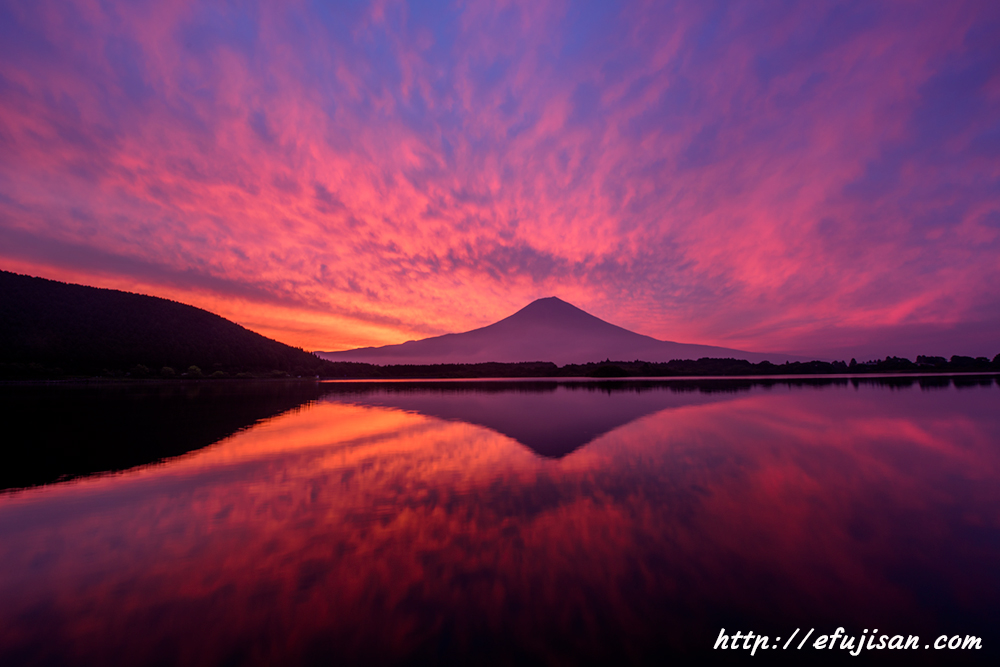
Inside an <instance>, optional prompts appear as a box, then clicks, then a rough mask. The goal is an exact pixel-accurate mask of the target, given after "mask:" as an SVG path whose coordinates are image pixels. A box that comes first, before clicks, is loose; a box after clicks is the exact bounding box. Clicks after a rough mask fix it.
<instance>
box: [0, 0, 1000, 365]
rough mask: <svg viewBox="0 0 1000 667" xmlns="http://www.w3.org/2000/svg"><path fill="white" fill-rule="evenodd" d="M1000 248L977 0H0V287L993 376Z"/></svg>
mask: <svg viewBox="0 0 1000 667" xmlns="http://www.w3.org/2000/svg"><path fill="white" fill-rule="evenodd" d="M998 257H1000V3H997V2H995V1H994V0H987V1H985V2H961V1H957V0H956V1H953V2H947V3H943V2H938V1H933V2H911V1H906V2H873V1H872V0H864V1H860V2H850V1H846V2H845V1H839V2H823V1H820V0H810V1H804V2H752V3H730V2H712V1H710V0H698V1H697V2H673V3H671V2H648V3H647V2H628V3H617V2H614V3H613V2H581V1H573V2H549V1H548V0H526V1H524V2H521V1H519V0H511V1H503V2H442V3H435V2H426V1H420V2H412V3H406V2H373V3H363V2H318V1H314V2H309V1H304V0H303V1H300V0H287V1H283V2H267V3H263V2H260V3H258V2H217V3H215V2H199V3H194V2H183V1H176V0H156V1H141V0H129V1H128V2H116V1H114V0H103V1H96V0H95V1H82V0H81V1H79V2H76V1H73V2H69V1H58V2H52V1H49V0H33V1H32V2H22V1H20V0H0V269H4V270H8V271H16V272H18V273H23V274H29V275H37V276H43V277H46V278H52V279H56V280H64V281H68V282H78V283H83V284H87V285H94V286H99V287H111V288H116V289H125V290H128V291H133V292H141V293H146V294H153V295H157V296H162V297H166V298H170V299H175V300H178V301H182V302H184V303H190V304H192V305H196V306H199V307H202V308H206V309H208V310H211V311H213V312H216V313H219V314H220V315H223V316H224V317H228V318H230V319H232V320H234V321H236V322H238V323H240V324H242V325H243V326H246V327H248V328H250V329H252V330H254V331H258V332H260V333H263V334H264V335H267V336H270V337H273V338H276V339H277V340H280V341H282V342H285V343H288V344H291V345H295V346H298V347H302V348H305V349H307V350H340V349H348V348H353V347H358V346H366V345H384V344H390V343H399V342H403V341H405V340H410V339H419V338H424V337H427V336H431V335H437V334H442V333H448V332H457V331H465V330H469V329H472V328H475V327H479V326H484V325H486V324H489V323H492V322H494V321H496V320H498V319H500V318H502V317H506V316H507V315H510V314H512V313H513V312H515V311H516V310H518V309H520V308H521V307H523V306H524V305H526V304H527V303H529V302H530V301H532V300H534V299H536V298H540V297H546V296H558V297H560V298H562V299H564V300H566V301H569V302H571V303H573V304H575V305H577V306H579V307H581V308H583V309H585V310H587V311H588V312H590V313H592V314H594V315H596V316H598V317H601V318H603V319H605V320H608V321H610V322H613V323H615V324H618V325H620V326H624V327H626V328H629V329H632V330H634V331H637V332H639V333H644V334H647V335H651V336H655V337H657V338H660V339H663V340H671V341H677V342H686V343H701V344H713V345H722V346H726V347H735V348H739V349H747V350H755V351H785V352H793V353H799V354H807V355H813V356H819V357H823V358H850V357H851V356H856V357H858V359H859V361H860V360H862V359H864V358H874V357H876V356H879V357H884V356H886V355H889V354H892V355H899V356H909V357H911V358H912V357H913V356H915V355H916V354H935V355H945V356H947V355H951V354H968V355H973V356H978V355H983V356H990V357H992V356H993V355H995V354H997V353H998V352H1000V260H998Z"/></svg>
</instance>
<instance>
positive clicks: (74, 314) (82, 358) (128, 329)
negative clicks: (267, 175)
mask: <svg viewBox="0 0 1000 667" xmlns="http://www.w3.org/2000/svg"><path fill="white" fill-rule="evenodd" d="M191 366H197V367H198V368H199V370H200V371H201V372H202V373H204V374H205V375H211V374H212V373H215V372H220V371H221V373H220V375H221V374H222V373H225V374H227V375H234V374H237V373H240V372H244V373H245V372H249V373H268V372H273V371H282V372H285V373H288V374H298V375H305V374H318V373H320V372H321V370H322V369H323V368H325V367H326V366H327V363H326V362H324V361H323V360H321V359H319V358H317V357H316V356H314V355H312V354H309V353H307V352H304V351H302V350H300V349H297V348H293V347H289V346H288V345H285V344H283V343H279V342H277V341H274V340H271V339H270V338H265V337H264V336H261V335H260V334H257V333H254V332H252V331H249V330H247V329H244V328H243V327H241V326H240V325H238V324H236V323H234V322H230V321H229V320H227V319H225V318H222V317H220V316H218V315H215V314H213V313H210V312H208V311H206V310H202V309H200V308H195V307H193V306H187V305H184V304H182V303H177V302H176V301H168V300H167V299H161V298H158V297H152V296H144V295H141V294H132V293H129V292H120V291H118V290H110V289H99V288H96V287H86V286H83V285H71V284H67V283H61V282H56V281H54V280H46V279H44V278H32V277H29V276H22V275H18V274H16V273H9V272H7V271H0V377H8V378H17V377H33V376H53V375H63V374H67V375H98V374H111V375H121V374H125V373H129V372H131V374H132V375H133V376H144V375H160V373H161V370H162V369H163V368H164V367H167V368H170V369H172V370H174V371H175V373H176V374H178V375H180V374H181V373H183V372H185V371H187V370H188V368H189V367H191ZM168 374H169V372H168Z"/></svg>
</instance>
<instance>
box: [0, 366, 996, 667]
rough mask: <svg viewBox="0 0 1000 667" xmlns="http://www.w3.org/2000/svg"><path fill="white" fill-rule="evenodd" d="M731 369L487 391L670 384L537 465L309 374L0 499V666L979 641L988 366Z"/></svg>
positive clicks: (984, 602)
mask: <svg viewBox="0 0 1000 667" xmlns="http://www.w3.org/2000/svg"><path fill="white" fill-rule="evenodd" d="M741 387H742V388H739V387H737V388H734V387H730V388H728V389H726V390H725V391H716V390H718V389H719V388H720V387H719V386H718V385H716V386H714V387H713V388H710V389H709V390H707V391H702V390H701V389H698V388H697V387H696V386H694V385H692V386H689V387H688V388H687V389H682V390H678V391H673V390H669V389H665V390H661V389H657V390H655V391H652V390H651V391H645V390H643V391H640V392H638V393H637V392H635V391H631V390H629V389H628V388H627V387H617V389H621V390H622V391H617V389H616V388H615V387H612V388H611V391H610V393H609V392H608V391H607V390H608V387H606V386H603V387H602V386H600V385H591V386H590V388H583V387H578V388H571V389H566V390H565V391H563V389H560V388H559V387H555V388H553V387H552V386H548V387H547V388H545V389H544V391H541V392H538V391H524V392H521V393H519V394H516V395H517V396H520V397H523V398H525V399H533V400H536V401H539V402H540V404H541V405H542V406H543V409H540V410H539V411H537V412H530V411H528V410H529V407H528V406H527V405H526V404H521V403H517V402H516V400H515V402H513V403H510V404H509V405H511V406H514V407H521V408H523V409H524V410H525V412H523V413H522V418H523V419H528V418H529V417H531V415H535V414H538V415H545V414H546V413H547V412H548V410H546V409H544V406H558V407H559V409H566V410H570V409H571V408H572V404H573V401H579V403H578V406H579V407H578V410H577V412H578V414H580V415H583V414H585V413H586V412H588V411H590V410H592V409H595V408H594V406H593V404H592V403H591V401H592V400H597V399H598V398H601V397H605V398H610V399H611V400H617V397H618V396H619V395H621V396H628V397H631V398H632V399H633V400H640V401H644V400H646V399H647V398H651V399H655V400H657V401H660V400H662V401H666V403H665V404H664V405H665V406H666V407H664V408H663V409H661V410H659V411H654V412H651V413H649V412H644V411H645V410H646V409H647V408H648V407H649V405H652V404H646V407H645V408H642V409H641V410H637V411H634V412H631V413H630V414H629V416H628V418H627V419H626V421H627V423H625V424H624V425H622V426H619V427H617V428H615V429H613V430H611V431H607V432H605V433H604V434H603V435H599V436H596V437H595V438H594V439H593V440H591V441H590V442H589V444H588V446H586V447H583V448H580V449H578V450H576V452H575V453H574V454H573V455H572V456H566V457H563V458H559V459H551V458H545V457H539V456H536V455H535V454H534V453H533V452H532V451H530V450H528V449H526V448H525V447H523V446H521V445H520V444H518V443H517V442H514V441H512V439H511V438H509V437H507V436H505V435H502V434H501V433H500V431H499V428H496V429H494V428H493V427H492V426H491V427H489V428H483V427H482V426H477V425H474V424H473V423H471V421H469V420H466V419H465V418H464V417H463V418H461V419H460V418H459V417H460V416H462V415H464V416H469V415H471V414H473V412H474V410H475V409H477V408H476V404H475V403H468V404H466V403H461V401H460V404H461V406H462V407H461V408H460V410H461V411H462V412H461V415H459V413H458V412H455V413H454V414H455V416H454V417H453V418H452V417H449V418H448V419H440V418H437V417H434V416H430V415H429V414H428V413H427V412H423V411H421V410H420V408H426V410H427V411H428V412H430V411H431V410H439V409H440V403H436V402H434V400H436V399H429V402H428V403H415V402H400V401H404V399H405V401H410V399H414V400H415V399H418V398H421V397H424V398H426V396H425V394H427V392H425V391H422V390H421V391H414V392H413V393H412V394H407V392H406V391H390V390H386V389H385V388H384V387H382V388H373V387H367V388H361V389H357V388H355V389H345V388H344V387H340V388H334V389H332V390H327V389H324V392H325V393H324V396H323V399H322V400H319V401H314V402H310V403H308V404H307V405H305V406H304V407H303V408H302V409H301V410H293V411H289V412H285V413H284V414H281V415H280V416H277V417H274V418H272V419H268V420H266V421H263V422H260V423H257V424H256V425H255V426H254V427H252V428H249V429H246V430H243V431H240V432H237V433H235V434H234V435H232V436H230V437H228V438H226V439H224V440H223V441H221V442H218V443H217V444H216V445H215V446H213V447H209V448H205V449H202V450H200V451H198V452H192V453H190V454H188V455H187V456H183V457H180V458H177V459H173V460H171V461H168V462H167V463H165V464H164V465H160V466H155V467H147V468H143V469H139V470H134V471H131V472H129V473H126V474H122V475H116V476H111V477H97V478H92V479H84V480H80V481H79V482H78V483H76V484H70V485H53V486H49V487H42V488H36V489H28V490H24V491H19V492H16V493H12V494H8V495H6V496H4V497H0V663H3V664H21V663H29V664H78V665H88V664H112V663H113V664H123V665H132V664H134V665H141V664H184V665H218V664H292V665H294V664H345V663H347V664H371V663H383V664H384V663H421V662H426V663H438V664H439V663H458V664H483V663H491V664H492V663H504V664H506V663H514V664H552V663H556V664H585V663H602V664H623V663H651V662H655V661H657V660H658V659H662V658H663V657H664V656H670V655H674V656H676V655H679V654H680V655H686V656H688V657H690V655H694V656H696V657H697V659H701V660H707V659H708V658H711V657H713V655H714V654H713V653H712V652H711V650H710V648H709V647H710V646H711V643H712V641H713V640H714V637H715V635H716V634H717V633H718V631H719V628H721V627H727V628H743V629H744V630H746V629H753V630H754V631H755V632H764V633H766V634H770V635H771V636H772V637H773V636H775V635H780V634H781V633H788V632H790V631H791V630H792V629H794V628H796V627H802V626H803V625H808V626H810V627H817V628H823V629H825V630H826V631H828V632H829V631H832V630H833V628H835V627H836V626H838V625H840V626H845V627H847V628H848V630H849V631H851V632H853V633H855V634H860V631H861V629H862V628H879V629H880V630H881V631H882V632H892V633H897V632H899V633H904V634H905V633H915V634H916V633H919V634H922V635H930V634H931V633H935V636H936V633H943V632H947V633H949V634H953V633H959V632H961V633H971V634H979V635H980V636H983V637H984V641H985V640H986V639H990V640H993V639H995V637H994V634H990V633H994V629H995V627H997V623H998V622H1000V611H998V608H997V605H996V599H997V595H998V593H1000V573H998V571H997V570H996V567H995V564H996V562H998V560H1000V522H998V517H997V512H996V508H997V507H998V506H1000V487H998V486H997V485H996V479H997V477H998V476H1000V451H998V450H997V448H996V443H997V442H1000V413H998V412H997V411H996V410H995V407H996V404H997V398H998V392H997V389H996V387H995V386H993V385H992V384H991V385H984V384H982V383H980V384H976V385H974V386H970V387H968V388H964V387H963V388H962V389H961V390H959V389H958V388H956V387H950V388H947V389H935V390H933V391H924V390H922V388H921V387H920V386H919V384H916V383H911V384H910V385H909V386H902V385H898V384H881V385H880V384H877V383H872V382H869V383H862V384H859V385H858V386H857V388H855V387H854V386H853V383H850V382H846V383H837V384H827V385H809V386H794V385H790V384H788V383H784V384H769V385H764V386H762V385H759V384H757V385H754V384H745V385H742V386H741ZM734 389H735V392H734ZM561 392H562V393H564V394H565V400H566V401H567V402H566V403H561V402H558V401H562V400H563V398H560V396H561ZM443 395H445V396H448V397H450V398H456V399H458V398H462V397H470V396H471V397H473V398H489V397H492V398H501V399H505V398H506V397H507V396H508V393H505V392H494V393H493V394H490V393H488V392H481V391H478V388H476V387H472V390H471V391H465V390H464V389H463V390H456V391H455V392H452V393H448V392H444V393H443ZM546 397H556V398H546ZM725 397H728V398H729V400H717V399H719V398H725ZM363 400H370V401H372V402H376V401H386V402H387V404H386V405H374V404H371V405H366V404H362V403H363ZM547 400H554V401H556V402H555V403H545V401H547ZM602 400H603V399H602ZM673 400H677V401H681V402H683V401H688V400H691V401H693V402H691V403H687V404H682V403H676V404H672V403H670V401H673ZM388 403H392V405H389V404H388ZM552 409H555V408H554V407H553V408H552ZM470 411H472V412H470ZM483 414H485V416H484V417H483V420H484V421H485V420H492V419H493V415H492V414H491V413H488V412H487V413H483ZM636 415H638V416H636ZM560 419H562V417H560ZM470 420H471V417H470ZM593 423H594V424H597V425H598V426H600V427H601V428H605V427H606V426H607V424H608V423H609V422H606V421H600V420H596V419H595V420H594V421H593ZM590 433H592V431H587V433H586V434H585V435H589V434H590ZM986 645H987V646H991V645H992V644H986ZM779 653H780V651H776V652H774V656H775V657H771V655H770V654H769V656H768V658H767V662H768V663H776V662H780V661H781V657H779V656H778V655H777V654H779ZM920 653H921V654H923V653H924V652H923V651H921V652H920ZM928 653H930V652H928ZM984 655H985V653H984ZM744 657H745V656H744ZM758 657H759V656H758ZM784 657H785V658H787V656H784ZM835 657H836V658H839V662H837V664H840V662H842V661H843V660H844V659H846V657H845V656H844V655H843V654H842V653H841V654H837V655H836V656H835ZM878 657H879V659H880V663H885V662H887V660H886V656H884V655H881V654H880V655H879V656H878ZM889 657H890V658H891V657H892V656H889ZM936 657H937V658H938V661H939V662H940V656H936ZM967 657H968V656H962V658H963V660H964V659H965V658H967ZM973 657H976V656H973ZM918 658H920V659H922V656H915V657H914V656H913V655H907V656H905V664H908V665H909V664H918V663H919V660H918ZM809 659H810V660H812V656H809ZM688 662H690V660H688ZM799 664H801V658H800V660H799Z"/></svg>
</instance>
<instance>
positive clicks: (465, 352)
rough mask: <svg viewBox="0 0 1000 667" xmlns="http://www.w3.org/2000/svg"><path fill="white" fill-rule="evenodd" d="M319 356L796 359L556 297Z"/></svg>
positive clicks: (469, 360)
mask: <svg viewBox="0 0 1000 667" xmlns="http://www.w3.org/2000/svg"><path fill="white" fill-rule="evenodd" d="M316 354H317V355H318V356H319V357H321V358H323V359H329V360H330V361H359V362H364V363H369V364H381V365H387V364H474V363H484V362H490V361H497V362H505V363H512V362H519V361H551V362H554V363H556V364H559V365H560V366H562V365H565V364H582V363H588V362H591V361H603V360H604V359H612V360H618V361H632V360H635V359H641V360H643V361H656V362H666V361H670V360H672V359H700V358H702V357H714V358H727V357H728V358H735V359H746V360H747V361H751V362H755V363H756V362H759V361H764V360H765V359H766V360H769V361H771V362H773V363H783V362H784V361H786V360H795V359H796V358H795V357H792V356H791V355H786V354H762V353H758V352H744V351H741V350H731V349H727V348H724V347H715V346H711V345H688V344H685V343H672V342H668V341H661V340H657V339H655V338H651V337H650V336H644V335H642V334H637V333H635V332H633V331H629V330H628V329H623V328H622V327H619V326H615V325H614V324H611V323H609V322H605V321H604V320H602V319H600V318H597V317H594V316H593V315H591V314H590V313H588V312H586V311H583V310H580V309H579V308H577V307H576V306H574V305H572V304H570V303H566V302H565V301H563V300H562V299H559V298H557V297H554V296H553V297H548V298H545V299H538V300H537V301H533V302H531V303H529V304H528V305H527V306H525V307H524V308H522V309H521V310H519V311H517V312H516V313H514V314H513V315H511V316H510V317H506V318H504V319H502V320H500V321H499V322H496V323H494V324H491V325H489V326H485V327H482V328H480V329H473V330H472V331H467V332H465V333H457V334H445V335H444V336H435V337H433V338H425V339H423V340H412V341H408V342H406V343H401V344H399V345H386V346H383V347H362V348H359V349H356V350H344V351H342V352H317V353H316Z"/></svg>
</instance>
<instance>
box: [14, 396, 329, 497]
mask: <svg viewBox="0 0 1000 667" xmlns="http://www.w3.org/2000/svg"><path fill="white" fill-rule="evenodd" d="M321 394H322V389H321V386H320V385H319V384H317V383H303V382H281V381H275V382H205V383H135V384H106V385H100V384H98V385H88V384H65V385H59V384H53V385H6V386H0V423H3V424H4V425H5V428H6V429H7V430H8V432H9V434H10V435H9V436H7V440H8V443H7V447H5V449H4V452H3V457H4V459H5V460H4V461H3V462H2V464H0V489H8V488H16V487H26V486H34V485H37V484H46V483H49V482H53V481H56V480H66V479H72V478H76V477H80V476H85V475H89V474H94V473H104V472H112V471H118V470H126V469H128V468H133V467H136V466H141V465H147V464H150V463H155V462H157V461H162V460H163V459H167V458H171V457H174V456H179V455H181V454H185V453H187V452H190V451H194V450H197V449H201V448H202V447H206V446H208V445H211V444H212V443H215V442H218V441H219V440H222V439H223V438H226V437H228V436H230V435H232V434H233V433H236V432H237V431H239V430H241V429H244V428H247V427H248V426H251V425H253V424H255V423H256V422H258V421H260V420H263V419H267V418H270V417H273V416H275V415H278V414H281V413H283V412H286V411H288V410H291V409H293V408H295V407H298V406H300V405H302V404H304V403H307V402H309V401H312V400H315V399H316V398H318V397H319V396H320V395H321Z"/></svg>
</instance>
